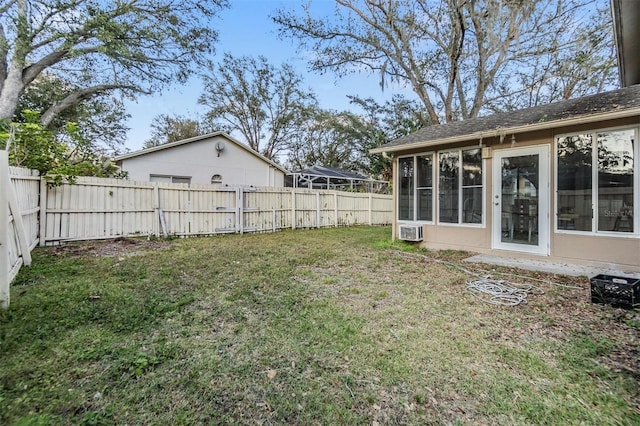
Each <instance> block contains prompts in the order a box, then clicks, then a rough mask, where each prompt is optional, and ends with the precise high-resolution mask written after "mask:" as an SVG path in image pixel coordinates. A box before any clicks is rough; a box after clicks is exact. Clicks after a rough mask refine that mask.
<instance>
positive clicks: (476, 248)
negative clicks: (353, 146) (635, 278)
mask: <svg viewBox="0 0 640 426" xmlns="http://www.w3.org/2000/svg"><path fill="white" fill-rule="evenodd" d="M639 133H640V85H635V86H631V87H627V88H623V89H620V90H615V91H612V92H607V93H600V94H597V95H593V96H587V97H583V98H579V99H572V100H566V101H562V102H557V103H553V104H549V105H543V106H538V107H534V108H528V109H524V110H520V111H515V112H506V113H500V114H495V115H491V116H488V117H481V118H476V119H471V120H464V121H458V122H452V123H448V124H443V125H437V126H430V127H425V128H423V129H421V130H418V131H417V132H415V133H412V134H410V135H407V136H405V137H402V138H400V139H397V140H395V141H393V142H390V143H388V144H386V145H384V146H382V147H381V148H378V149H376V150H373V151H372V152H378V153H381V152H383V153H386V154H387V155H388V156H392V157H393V182H394V191H393V194H394V197H395V226H394V237H395V238H403V239H412V240H422V241H423V243H422V244H423V245H424V246H426V247H428V248H435V249H461V250H469V251H473V252H481V253H494V254H499V253H508V254H509V255H514V254H520V255H522V254H524V255H525V256H528V255H536V256H547V257H549V258H553V259H554V260H557V261H571V262H575V263H581V262H588V263H589V264H592V265H596V264H598V263H600V264H603V265H604V264H615V265H621V266H624V267H625V268H626V269H629V270H638V271H640V220H639V215H638V214H634V207H636V206H638V205H639V204H640V167H639V165H640V161H638V159H639V158H640V150H639V148H638V134H639Z"/></svg>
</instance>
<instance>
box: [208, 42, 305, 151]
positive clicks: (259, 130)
mask: <svg viewBox="0 0 640 426" xmlns="http://www.w3.org/2000/svg"><path fill="white" fill-rule="evenodd" d="M209 72H210V74H208V75H206V76H204V85H205V87H204V93H203V94H202V96H201V97H200V99H199V102H200V103H201V104H202V105H205V106H207V107H209V108H210V110H209V112H208V118H209V119H210V120H211V122H212V123H214V124H215V125H217V126H218V127H219V128H225V129H227V130H229V131H230V132H238V133H240V135H242V137H243V138H244V139H245V141H246V142H247V144H248V145H249V146H250V147H251V148H253V149H254V150H255V151H258V152H259V153H261V154H262V155H264V156H265V157H267V158H269V159H271V160H276V159H277V156H278V154H280V153H281V152H283V151H285V150H286V149H287V148H288V144H289V140H290V139H291V138H292V137H293V135H294V134H295V133H296V132H298V131H299V128H300V126H301V124H302V123H303V122H304V120H305V119H306V117H307V116H308V114H309V112H310V111H311V110H312V109H313V108H314V107H315V105H316V99H315V95H314V93H312V92H311V91H309V90H306V89H305V88H304V87H303V81H302V77H301V76H300V75H298V74H296V73H295V71H294V70H293V68H292V67H291V66H289V65H287V64H283V65H282V66H280V67H275V66H274V65H272V64H270V63H269V62H268V61H267V58H265V57H263V56H260V57H258V58H257V59H256V58H251V57H239V58H238V57H234V56H232V55H231V54H229V53H227V54H225V56H224V59H223V60H222V62H221V63H219V64H218V65H217V66H216V67H215V68H211V69H210V71H209Z"/></svg>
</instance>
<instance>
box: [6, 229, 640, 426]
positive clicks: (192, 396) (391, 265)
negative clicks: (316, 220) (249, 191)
mask: <svg viewBox="0 0 640 426" xmlns="http://www.w3.org/2000/svg"><path fill="white" fill-rule="evenodd" d="M131 254H135V255H131ZM34 255H35V262H34V266H32V267H31V268H23V270H22V271H21V273H20V275H19V277H18V279H17V281H16V283H15V284H14V286H13V288H12V306H11V309H10V310H9V311H7V312H3V313H0V359H1V362H2V368H1V369H0V407H1V408H2V409H1V410H0V423H3V424H36V425H38V424H43V425H44V424H88V425H98V424H99V425H108V424H178V425H179V424H212V423H236V424H256V423H257V424H305V425H306V424H443V423H452V424H483V423H484V424H509V425H512V424H597V425H605V424H629V425H631V424H639V423H640V391H639V389H638V380H639V379H640V365H639V362H640V356H639V349H640V347H639V342H640V316H639V315H638V313H637V312H629V311H622V310H617V309H612V308H610V307H604V306H599V305H592V304H590V303H589V291H588V281H587V280H586V279H578V280H575V279H569V278H566V277H558V276H549V275H544V274H535V275H530V276H531V277H534V278H538V279H551V280H553V281H555V282H558V283H561V284H571V285H578V286H579V287H580V288H579V289H574V288H566V287H560V286H554V285H550V284H543V285H542V287H543V289H544V290H545V294H544V295H537V296H531V297H530V299H529V302H528V303H527V304H525V305H521V306H518V307H513V308H505V307H497V306H493V305H488V304H485V303H483V302H481V301H479V300H477V299H475V298H473V297H472V296H471V295H469V294H468V293H466V292H465V291H464V285H465V283H466V282H467V281H468V280H470V277H469V275H467V274H466V273H465V272H464V271H462V269H461V268H460V267H458V266H457V265H460V264H461V260H462V259H463V258H464V257H465V256H466V254H465V253H460V252H439V253H429V252H425V251H421V250H417V249H415V248H414V247H413V246H410V245H408V244H401V243H393V242H391V241H390V239H389V229H388V228H367V227H363V228H350V229H324V230H311V231H291V232H281V233H277V234H263V235H244V236H240V235H226V236H220V237H212V238H198V239H184V240H173V241H169V242H154V243H153V244H147V243H144V242H140V241H138V242H131V241H121V242H115V243H114V242H111V243H83V244H76V245H70V246H66V247H65V248H48V249H42V250H37V251H36V252H35V253H34ZM425 256H428V257H432V258H437V259H440V260H445V261H447V263H440V262H433V261H430V260H429V258H427V257H425ZM464 267H465V268H471V267H472V266H471V265H468V264H465V265H464ZM476 267H477V266H476ZM491 272H492V273H494V274H495V273H496V272H517V273H520V274H527V273H524V272H522V271H513V270H507V269H497V270H493V271H491ZM535 283H537V282H535Z"/></svg>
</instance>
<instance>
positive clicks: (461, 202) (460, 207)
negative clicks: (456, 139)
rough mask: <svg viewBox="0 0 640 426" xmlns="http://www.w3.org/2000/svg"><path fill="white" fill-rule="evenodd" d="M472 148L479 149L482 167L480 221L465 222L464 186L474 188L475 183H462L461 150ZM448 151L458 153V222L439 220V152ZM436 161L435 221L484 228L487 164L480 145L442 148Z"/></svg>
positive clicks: (442, 223) (485, 218)
mask: <svg viewBox="0 0 640 426" xmlns="http://www.w3.org/2000/svg"><path fill="white" fill-rule="evenodd" d="M472 149H479V150H480V165H481V167H482V220H481V221H480V223H465V222H463V218H464V214H463V209H464V191H463V189H464V188H474V187H477V185H472V186H468V185H467V186H464V185H463V184H462V176H463V174H462V173H463V164H462V151H470V150H472ZM449 152H457V153H458V222H457V223H455V222H442V221H440V154H443V153H449ZM437 159H438V162H437V164H436V167H434V170H435V169H437V171H438V172H437V174H436V180H435V185H436V186H437V191H436V193H435V198H436V200H437V203H434V208H435V210H436V212H437V223H438V225H441V226H459V227H465V228H466V227H471V228H484V227H485V226H486V221H487V212H486V199H487V198H486V197H487V181H486V179H487V173H486V170H487V165H486V160H485V159H484V158H482V147H479V146H477V145H476V146H466V147H462V148H454V149H444V150H442V151H438V155H437Z"/></svg>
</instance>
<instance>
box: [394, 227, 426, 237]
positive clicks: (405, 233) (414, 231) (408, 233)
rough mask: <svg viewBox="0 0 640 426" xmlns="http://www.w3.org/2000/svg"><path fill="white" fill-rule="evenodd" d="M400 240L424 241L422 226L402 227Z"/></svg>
mask: <svg viewBox="0 0 640 426" xmlns="http://www.w3.org/2000/svg"><path fill="white" fill-rule="evenodd" d="M399 231H400V232H398V238H400V239H401V240H404V241H422V225H400V229H399Z"/></svg>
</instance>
